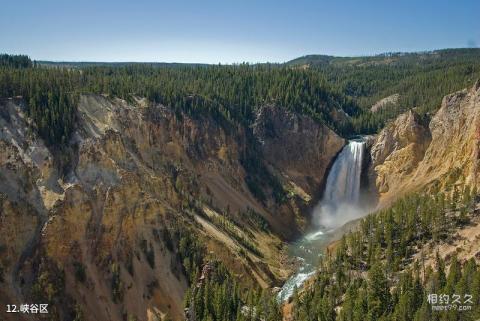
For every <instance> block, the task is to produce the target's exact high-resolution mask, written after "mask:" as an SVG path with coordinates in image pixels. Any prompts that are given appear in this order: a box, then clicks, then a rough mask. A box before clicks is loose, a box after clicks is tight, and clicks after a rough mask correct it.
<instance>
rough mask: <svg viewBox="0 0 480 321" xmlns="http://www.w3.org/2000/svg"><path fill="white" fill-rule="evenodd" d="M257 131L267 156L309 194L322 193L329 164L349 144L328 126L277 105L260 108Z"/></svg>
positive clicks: (256, 123) (255, 129) (256, 133)
mask: <svg viewBox="0 0 480 321" xmlns="http://www.w3.org/2000/svg"><path fill="white" fill-rule="evenodd" d="M254 133H255V135H256V137H257V138H258V140H259V141H260V143H261V146H262V147H261V148H262V151H263V155H264V157H265V159H266V160H267V161H268V162H269V163H270V164H271V165H272V166H273V167H275V168H278V169H281V170H282V173H283V174H284V175H285V176H286V177H288V178H289V179H290V180H291V181H292V182H294V183H295V185H297V186H299V187H300V188H302V189H303V190H304V191H305V192H306V193H307V194H309V195H315V194H316V193H318V187H319V186H320V185H321V184H322V182H323V180H324V179H326V175H325V174H326V172H327V168H328V166H330V165H331V162H332V160H333V159H334V158H335V156H336V155H337V154H338V152H339V151H340V150H341V149H342V147H343V146H344V145H345V140H344V139H343V138H341V137H339V136H338V135H337V134H336V133H335V132H334V131H332V130H331V129H330V128H328V127H327V126H325V125H323V124H319V123H317V122H315V121H314V120H313V119H311V118H309V117H307V116H302V115H298V114H294V113H291V112H289V111H287V110H286V109H285V108H278V107H275V106H265V107H264V108H262V109H260V111H259V112H258V114H257V118H256V121H255V124H254Z"/></svg>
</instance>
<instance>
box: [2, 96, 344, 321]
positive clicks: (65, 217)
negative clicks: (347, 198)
mask: <svg viewBox="0 0 480 321" xmlns="http://www.w3.org/2000/svg"><path fill="white" fill-rule="evenodd" d="M24 109H25V103H24V101H23V100H22V99H21V98H16V99H5V100H2V101H1V102H0V128H1V131H0V151H1V152H0V209H1V212H0V223H1V224H0V254H1V256H0V282H1V283H2V287H1V288H0V302H1V303H2V304H20V303H23V302H31V303H37V302H40V301H41V302H46V303H49V305H50V314H49V317H50V318H52V319H61V320H69V319H73V318H74V317H78V316H81V317H82V318H83V319H84V320H125V319H127V318H132V319H133V318H137V319H138V320H160V319H163V318H165V317H166V315H168V316H169V317H171V318H173V319H175V320H180V319H182V317H183V302H182V301H183V296H184V294H185V291H186V290H187V288H188V285H189V283H191V282H195V279H196V278H197V275H196V272H195V271H198V268H199V267H198V265H200V264H202V262H205V261H208V260H214V259H218V260H221V261H223V262H224V263H225V264H226V265H227V266H228V267H229V269H231V270H232V271H233V272H234V273H235V274H236V275H238V276H240V277H241V278H242V279H244V280H245V282H246V283H250V284H253V283H258V284H260V285H261V286H263V287H267V286H273V285H275V284H278V282H279V280H282V279H284V278H286V277H287V275H288V273H289V272H290V271H289V269H290V268H291V265H290V263H289V262H288V261H287V260H286V257H285V255H283V244H284V243H283V241H284V240H285V239H287V238H289V237H292V236H293V235H294V234H295V233H296V231H298V229H300V228H301V227H299V224H300V225H301V224H302V221H303V220H304V217H302V216H301V215H300V211H299V208H301V207H305V206H308V205H309V202H310V201H311V200H312V198H314V196H315V193H317V191H318V190H319V188H320V185H321V180H322V179H321V178H322V177H323V175H324V173H325V170H326V168H327V166H328V164H330V163H331V161H332V159H333V157H334V156H335V155H336V154H337V152H338V151H339V149H340V148H341V147H342V145H343V140H342V139H340V138H339V137H338V136H337V135H336V134H334V133H333V132H332V131H330V130H329V129H327V128H326V127H325V126H323V125H320V124H318V123H316V122H314V121H312V120H311V119H310V118H308V117H303V116H297V115H294V114H291V113H288V112H286V111H285V110H284V109H281V108H278V109H276V112H275V113H270V112H268V110H269V109H271V108H270V107H269V109H265V111H264V112H263V114H261V115H259V117H258V121H257V123H256V124H257V125H256V126H255V135H253V136H252V135H248V131H249V129H248V128H241V127H237V128H232V127H229V126H228V125H225V124H223V123H222V122H220V121H218V120H216V119H214V118H212V117H210V116H207V115H205V116H197V117H191V116H189V115H186V114H184V113H175V112H173V111H172V110H170V109H169V108H166V107H164V106H161V105H152V104H149V103H147V102H146V101H145V100H144V99H140V98H138V99H136V100H135V101H134V102H132V103H127V102H126V101H123V100H120V99H112V98H108V97H104V96H100V95H82V96H81V97H80V102H79V105H78V115H77V122H78V123H77V126H76V130H75V132H74V135H73V138H72V140H71V142H70V143H69V145H68V146H67V147H64V148H62V149H60V148H52V147H50V148H47V146H46V145H45V143H44V142H43V141H42V139H40V138H39V136H38V135H37V134H36V131H35V128H34V126H33V124H32V122H31V121H30V120H29V119H28V118H27V117H26V116H25V114H24ZM271 110H272V111H273V110H275V108H274V109H271ZM270 122H273V127H272V128H273V131H274V133H275V135H273V136H272V135H270V134H268V133H267V132H266V130H267V128H270V127H269V125H266V124H267V123H270ZM262 124H263V125H262ZM264 125H266V126H264ZM256 140H261V141H262V144H261V145H258V146H257V147H255V146H254V145H253V144H255V142H256ZM307 143H308V145H306V144H307ZM279 146H283V147H284V148H282V149H281V151H280V152H278V153H276V152H275V150H276V149H277V148H278V147H279ZM253 149H255V150H257V152H258V154H255V155H254V156H256V157H258V158H256V159H255V160H256V162H257V163H255V162H254V163H255V166H256V167H255V168H257V171H262V170H263V171H264V172H266V173H263V174H262V175H264V177H266V178H268V179H269V180H270V181H271V182H277V183H276V184H278V186H280V188H281V189H282V190H285V191H286V192H287V193H286V194H285V197H284V198H283V199H282V200H280V201H279V200H276V199H275V198H274V197H273V193H272V191H271V188H270V187H269V186H268V184H263V185H261V186H259V187H258V188H259V189H260V191H261V192H262V193H263V194H264V195H265V198H264V199H263V200H262V199H260V198H259V197H258V196H257V195H255V196H254V194H253V193H252V192H251V190H252V186H249V185H248V184H247V181H248V180H247V178H248V177H249V176H255V175H257V174H256V173H251V172H250V171H251V168H253V165H251V163H252V162H253V161H252V158H251V157H253V156H251V155H253V154H252V152H251V151H252V150H253ZM249 155H250V156H249ZM249 157H250V158H249ZM247 164H250V165H248V166H247ZM65 165H68V166H65ZM304 177H307V179H305V178H304ZM251 182H253V183H255V182H257V181H255V180H252V181H251ZM1 312H2V313H3V311H1ZM13 318H17V319H16V320H18V315H10V314H7V315H5V316H3V315H2V319H5V320H13Z"/></svg>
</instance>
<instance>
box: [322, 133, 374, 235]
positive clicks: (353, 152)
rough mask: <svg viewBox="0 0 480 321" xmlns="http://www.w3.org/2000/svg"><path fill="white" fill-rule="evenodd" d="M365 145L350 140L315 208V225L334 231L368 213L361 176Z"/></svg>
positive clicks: (331, 172) (335, 164)
mask: <svg viewBox="0 0 480 321" xmlns="http://www.w3.org/2000/svg"><path fill="white" fill-rule="evenodd" d="M364 151H365V142H363V141H358V140H351V141H349V143H348V145H346V146H345V147H344V148H343V149H342V151H341V152H340V154H339V155H338V157H337V159H336V160H335V163H334V164H333V166H332V169H331V170H330V173H329V174H328V177H327V184H326V186H325V193H324V195H323V198H322V200H321V201H320V203H319V204H318V205H317V206H316V208H315V209H314V214H313V215H314V223H315V224H316V225H317V226H320V227H324V228H327V229H332V228H335V227H338V226H341V225H343V224H344V223H346V222H348V221H350V220H353V219H355V218H358V217H360V216H362V215H363V214H364V210H362V209H361V208H360V204H359V201H360V177H361V174H362V162H363V157H364Z"/></svg>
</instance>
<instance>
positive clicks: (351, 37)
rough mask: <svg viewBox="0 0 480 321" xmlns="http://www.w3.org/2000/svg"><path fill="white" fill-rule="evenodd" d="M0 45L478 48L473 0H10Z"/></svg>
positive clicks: (209, 57)
mask: <svg viewBox="0 0 480 321" xmlns="http://www.w3.org/2000/svg"><path fill="white" fill-rule="evenodd" d="M0 8H1V10H0V52H7V53H25V54H28V55H30V56H31V57H32V58H33V59H38V60H41V59H45V60H57V61H58V60H70V61H165V62H204V63H219V62H220V63H234V62H244V61H247V62H266V61H270V62H284V61H287V60H290V59H293V58H295V57H298V56H302V55H306V54H330V55H343V56H345V55H371V54H377V53H382V52H387V51H422V50H431V49H439V48H456V47H473V46H479V45H480V1H479V0H464V1H462V0H459V1H453V0H451V1H445V0H435V1H433V0H405V1H401V0H397V1H388V0H383V1H382V0H364V1H360V0H356V1H355V0H343V1H333V0H332V1H319V0H317V1H311V0H296V1H293V0H292V1H283V0H276V1H270V0H265V1H261V0H257V1H251V0H243V1H228V0H224V1H211V0H203V1H181V0H175V1H173V0H172V1H162V0H159V1H153V0H137V1H122V0H104V1H101V0H97V1H81V0H78V1H71V0H61V1H60V0H30V1H24V0H16V1H2V3H1V5H0Z"/></svg>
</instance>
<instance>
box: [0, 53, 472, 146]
mask: <svg viewBox="0 0 480 321" xmlns="http://www.w3.org/2000/svg"><path fill="white" fill-rule="evenodd" d="M305 64H307V65H309V66H311V68H298V66H299V65H301V66H304V65H305ZM478 78H480V50H477V49H457V50H444V51H435V52H432V53H423V54H388V55H387V54H386V55H381V56H374V57H359V58H336V57H328V56H309V57H305V58H299V59H298V60H295V61H293V62H290V63H288V64H285V65H279V64H271V65H270V64H263V65H248V64H240V65H229V66H221V65H194V64H185V65H182V64H171V65H170V64H139V63H136V64H108V63H106V64H101V63H96V64H87V63H84V64H82V63H77V64H68V63H59V64H52V63H50V64H48V63H34V62H32V61H31V60H30V59H29V58H28V57H27V56H24V55H18V56H12V55H5V54H4V55H0V98H7V97H13V96H23V97H24V99H25V100H26V101H27V102H28V103H27V108H28V110H27V111H28V114H29V115H30V116H31V117H32V119H33V120H34V122H35V126H36V129H37V130H38V131H39V133H40V134H41V135H42V137H44V139H45V140H46V141H47V143H49V144H50V145H51V146H57V147H61V146H62V145H63V144H65V143H66V142H67V141H68V140H69V138H70V135H71V133H72V131H73V128H74V124H75V105H76V101H77V98H78V95H79V94H81V93H96V94H106V95H109V96H111V97H119V98H123V99H125V100H128V101H130V102H133V97H146V98H148V99H149V101H151V102H154V103H160V104H164V105H166V106H169V107H171V108H173V109H175V110H178V111H183V112H186V113H189V114H191V115H197V114H199V113H206V114H209V115H211V116H212V117H215V118H217V119H219V120H222V123H223V124H225V123H229V124H230V125H232V126H237V125H243V126H246V127H248V126H249V125H251V124H252V122H253V121H254V119H255V113H256V111H257V110H258V108H260V107H261V106H263V105H265V104H276V105H279V106H282V107H284V108H287V109H289V110H292V111H295V112H298V113H302V114H307V115H310V116H311V117H313V118H314V119H316V120H317V121H319V122H322V123H325V124H326V125H328V126H329V127H330V128H332V129H333V130H335V131H336V132H337V133H339V134H341V135H342V136H346V137H347V136H353V135H356V134H367V133H375V132H377V131H378V130H379V129H381V128H382V127H383V126H384V124H385V122H386V121H388V120H389V119H391V118H393V117H394V116H396V115H398V114H399V113H400V112H402V111H405V110H407V109H409V108H413V107H417V109H418V111H419V112H420V113H429V112H432V111H434V110H436V108H438V107H439V104H440V100H441V98H442V97H443V96H444V95H446V94H448V93H451V92H454V91H456V90H459V89H462V88H464V87H467V86H469V85H471V84H472V83H473V81H474V79H478ZM392 94H399V101H398V103H396V104H394V105H392V106H387V107H388V108H382V109H381V110H379V111H377V112H371V111H370V107H371V106H372V104H373V103H375V102H376V101H377V100H379V99H381V98H383V97H387V96H389V95H392Z"/></svg>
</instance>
